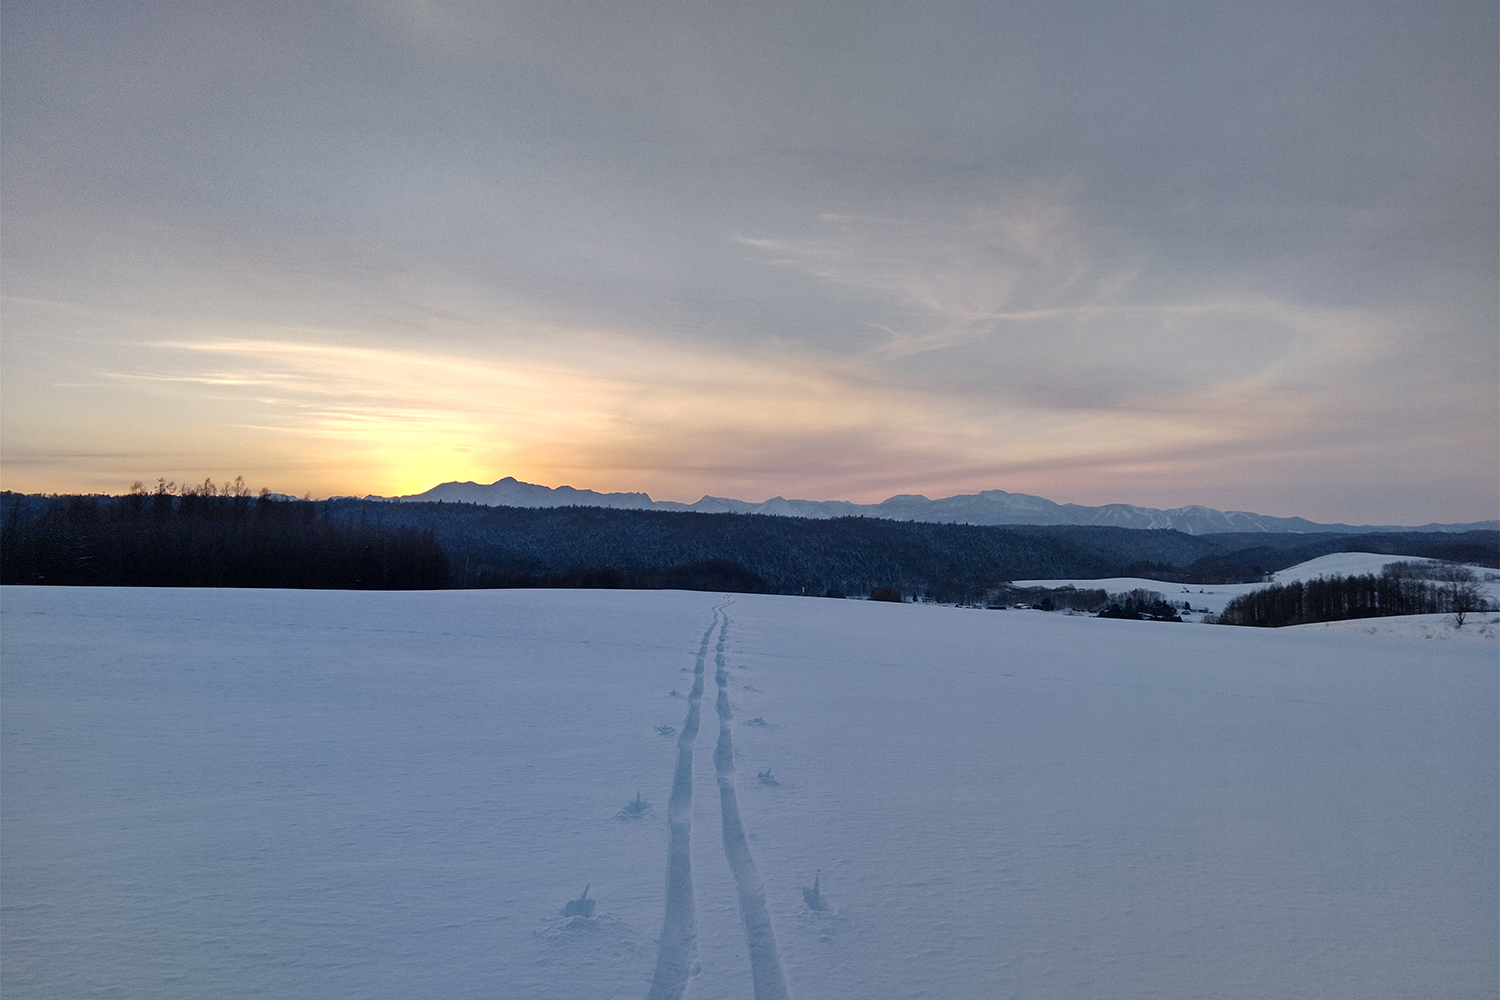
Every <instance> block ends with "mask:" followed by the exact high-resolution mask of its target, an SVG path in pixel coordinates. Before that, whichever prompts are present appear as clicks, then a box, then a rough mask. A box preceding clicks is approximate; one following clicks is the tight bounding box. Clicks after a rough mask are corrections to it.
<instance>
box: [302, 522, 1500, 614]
mask: <svg viewBox="0 0 1500 1000" xmlns="http://www.w3.org/2000/svg"><path fill="white" fill-rule="evenodd" d="M319 508H320V510H322V511H323V516H325V517H328V518H329V519H331V520H335V521H345V520H347V521H351V522H355V521H360V520H364V521H366V522H367V523H375V522H379V523H385V524H404V525H418V526H422V527H427V528H431V529H432V530H433V531H435V532H436V533H437V535H438V538H439V540H440V541H441V542H442V544H443V546H444V548H445V549H446V551H447V552H448V556H449V560H450V561H451V563H452V565H453V585H454V586H456V587H487V586H544V585H551V586H576V585H582V586H612V585H614V584H613V583H603V582H600V581H605V580H611V581H613V580H618V581H619V583H618V585H619V586H632V585H636V584H633V583H632V582H631V581H633V580H638V579H645V578H646V577H649V576H652V575H656V576H657V578H660V574H664V573H670V572H671V571H672V570H671V568H672V567H684V566H688V565H692V564H695V563H700V562H704V561H709V560H720V561H722V562H724V563H727V564H731V565H734V566H736V567H738V568H739V570H740V571H742V572H743V573H745V574H747V575H748V577H750V578H755V579H756V580H758V581H761V582H763V584H764V588H765V590H766V591H767V592H769V593H773V594H808V595H824V594H837V595H843V594H848V595H854V596H866V595H868V594H870V593H871V591H873V590H874V589H876V588H877V587H889V588H892V589H895V590H898V591H900V592H902V593H903V594H904V595H906V596H908V597H931V598H933V599H935V600H941V601H944V602H947V603H977V600H978V595H982V594H985V593H986V592H988V591H993V590H994V589H995V588H997V587H1000V586H1002V585H1004V584H1006V583H1008V582H1009V581H1013V580H1026V579H1090V578H1092V579H1099V578H1104V577H1145V578H1148V579H1154V580H1162V581H1164V582H1170V583H1183V584H1189V583H1224V582H1249V583H1255V582H1260V581H1263V580H1265V579H1266V576H1267V575H1268V574H1269V573H1272V572H1274V571H1276V570H1279V569H1285V568H1286V567H1288V566H1292V565H1295V564H1297V563H1299V562H1303V561H1305V560H1307V559H1311V558H1314V557H1316V556H1320V555H1326V554H1328V553H1330V552H1340V551H1362V552H1390V553H1394V554H1398V555H1410V556H1435V557H1449V558H1453V557H1462V558H1463V559H1464V560H1465V561H1468V562H1475V563H1481V564H1485V565H1500V533H1496V532H1493V531H1490V532H1485V531H1476V532H1467V533H1463V534H1455V535H1438V534H1434V533H1424V532H1411V533H1398V534H1390V535H1387V534H1375V535H1353V536H1351V535H1336V534H1327V535H1267V534H1233V535H1186V534H1182V533H1181V532H1176V531H1142V530H1132V529H1127V528H1110V527H1097V526H1078V525H1056V526H1051V525H1048V526H1035V525H1007V526H997V527H991V526H979V525H965V524H932V523H927V522H915V521H889V520H883V519H878V518H865V517H846V518H835V519H831V520H813V519H810V518H796V517H772V516H766V515H753V514H752V515H747V514H700V513H678V512H672V511H649V510H646V511H642V510H614V509H609V508H602V507H554V508H522V507H484V506H479V505H475V504H456V503H427V502H423V503H410V502H407V503H387V502H379V501H361V500H334V501H323V502H322V503H320V504H319ZM574 581H577V582H574ZM731 582H732V581H731ZM713 589H723V590H733V589H738V585H736V586H728V585H726V586H721V587H715V588H713ZM745 589H754V590H759V589H760V584H755V585H754V587H753V588H752V587H750V586H746V587H745ZM1091 599H1092V598H1091ZM1054 600H1055V599H1054ZM1079 610H1085V609H1084V608H1080V609H1079ZM1089 610H1092V609H1089Z"/></svg>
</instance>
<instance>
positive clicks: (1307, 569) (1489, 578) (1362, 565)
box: [1015, 552, 1500, 614]
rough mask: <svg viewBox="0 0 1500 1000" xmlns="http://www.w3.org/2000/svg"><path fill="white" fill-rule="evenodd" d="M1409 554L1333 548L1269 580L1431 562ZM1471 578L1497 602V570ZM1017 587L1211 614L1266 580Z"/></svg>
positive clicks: (1477, 571)
mask: <svg viewBox="0 0 1500 1000" xmlns="http://www.w3.org/2000/svg"><path fill="white" fill-rule="evenodd" d="M1433 561H1435V560H1431V559H1420V558H1416V557H1413V556H1392V555H1382V554H1380V553H1375V552H1335V553H1332V554H1331V555H1326V556H1319V557H1318V558H1316V559H1309V560H1308V561H1307V562H1304V563H1298V564H1297V565H1295V566H1290V567H1288V568H1286V569H1283V570H1279V571H1278V572H1276V573H1273V574H1271V581H1270V582H1271V583H1283V584H1284V583H1291V582H1292V581H1294V580H1314V579H1317V578H1318V577H1320V576H1323V577H1327V576H1360V575H1363V574H1366V573H1373V574H1376V575H1379V574H1380V573H1381V572H1383V571H1384V569H1385V567H1386V566H1388V565H1390V564H1391V563H1394V562H1433ZM1467 569H1468V570H1469V572H1471V573H1473V574H1474V578H1475V580H1476V581H1477V582H1478V583H1479V585H1480V587H1481V588H1482V589H1483V590H1484V593H1485V594H1486V596H1487V599H1488V600H1489V602H1490V604H1491V605H1494V606H1500V570H1496V569H1494V568H1493V567H1489V566H1468V567H1467ZM1015 582H1016V585H1017V586H1020V587H1066V586H1072V587H1079V588H1087V589H1095V590H1104V591H1106V592H1108V593H1111V594H1117V593H1125V592H1128V591H1131V590H1136V589H1138V588H1139V589H1142V590H1155V591H1159V592H1160V593H1162V594H1163V595H1165V596H1166V598H1167V599H1168V600H1169V601H1187V602H1188V603H1190V604H1191V605H1192V606H1193V608H1194V609H1195V610H1197V609H1202V608H1207V609H1208V610H1209V611H1211V612H1213V613H1214V614H1218V613H1219V612H1220V611H1223V610H1224V605H1226V604H1228V603H1229V602H1230V601H1231V600H1233V599H1234V598H1236V597H1238V596H1239V595H1241V594H1247V593H1249V592H1250V591H1252V590H1258V589H1260V588H1261V587H1265V586H1269V584H1266V583H1209V584H1199V583H1167V582H1165V581H1162V580H1151V579H1147V578H1146V577H1138V576H1116V577H1109V578H1107V579H1102V580H1084V579H1067V580H1017V581H1015Z"/></svg>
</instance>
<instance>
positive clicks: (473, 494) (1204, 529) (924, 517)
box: [365, 476, 1500, 535]
mask: <svg viewBox="0 0 1500 1000" xmlns="http://www.w3.org/2000/svg"><path fill="white" fill-rule="evenodd" d="M365 499H366V500H388V501H403V500H410V501H425V502H443V503H472V504H481V505H484V506H489V507H610V508H615V509H619V510H672V511H697V512H699V513H710V514H722V513H732V514H771V515H776V516H780V517H805V518H818V519H826V518H834V517H878V518H885V519H887V520H893V521H926V522H932V523H938V524H983V525H1000V524H1078V525H1105V526H1109V527H1116V528H1157V529H1168V530H1175V531H1181V532H1184V533H1185V534H1189V535H1212V534H1222V533H1227V532H1276V533H1284V532H1295V533H1309V532H1347V533H1350V534H1364V533H1368V532H1372V531H1475V530H1493V529H1500V521H1478V522H1473V523H1470V524H1425V525H1421V526H1410V525H1390V524H1386V525H1348V524H1319V523H1317V522H1315V521H1309V520H1307V519H1305V518H1301V517H1271V516H1268V515H1265V514H1252V513H1249V512H1247V511H1239V510H1230V511H1224V510H1215V509H1214V508H1212V507H1202V506H1197V505H1194V506H1189V507H1174V508H1172V509H1171V510H1158V509H1156V508H1154V507H1137V506H1135V505H1134V504H1124V503H1111V504H1104V505H1102V506H1099V507H1087V506H1083V505H1081V504H1075V503H1063V504H1060V503H1055V502H1053V501H1051V500H1048V499H1046V498H1044V497H1038V496H1031V495H1030V494H1026V493H1007V492H1006V491H1005V490H982V491H981V492H979V493H965V494H960V495H958V496H951V497H943V498H941V499H938V500H929V499H928V498H927V497H925V496H920V495H916V494H910V493H903V494H899V495H897V496H893V497H890V498H889V499H887V500H882V501H881V502H880V503H874V504H861V503H852V502H850V501H848V500H787V499H785V498H784V497H772V498H771V499H770V500H766V501H764V502H762V503H750V502H748V501H745V500H734V499H731V498H729V497H715V496H705V497H703V498H702V499H700V500H698V501H697V502H695V503H690V504H686V503H678V502H676V501H672V500H653V499H651V497H650V496H649V495H648V494H645V493H598V492H595V491H594V490H580V489H575V488H573V487H572V486H559V487H556V488H555V489H554V488H552V487H548V486H538V485H536V484H535V483H523V482H521V481H520V480H518V479H515V478H514V477H511V476H506V477H505V478H504V479H501V480H498V481H496V482H493V483H490V484H489V485H484V484H482V483H473V482H464V483H460V482H451V483H443V484H441V485H439V486H434V487H433V488H432V489H430V490H428V491H426V492H425V493H417V494H413V495H410V496H402V497H377V496H368V497H366V498H365Z"/></svg>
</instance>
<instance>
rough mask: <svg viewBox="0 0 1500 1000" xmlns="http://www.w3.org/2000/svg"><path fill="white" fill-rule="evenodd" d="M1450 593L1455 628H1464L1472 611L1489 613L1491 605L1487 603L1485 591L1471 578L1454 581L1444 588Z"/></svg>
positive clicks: (1449, 598)
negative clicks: (1465, 621)
mask: <svg viewBox="0 0 1500 1000" xmlns="http://www.w3.org/2000/svg"><path fill="white" fill-rule="evenodd" d="M1444 589H1445V590H1447V592H1448V600H1449V601H1450V602H1451V604H1452V607H1453V627H1454V628H1463V627H1464V620H1465V619H1466V618H1468V616H1469V613H1470V612H1471V611H1487V610H1489V605H1488V604H1487V603H1486V602H1485V599H1484V591H1482V590H1480V589H1479V584H1478V583H1476V582H1475V581H1474V579H1473V577H1472V576H1471V577H1470V578H1469V579H1467V580H1454V581H1453V582H1452V583H1450V584H1448V586H1447V587H1446V588H1444Z"/></svg>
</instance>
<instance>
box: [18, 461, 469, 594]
mask: <svg viewBox="0 0 1500 1000" xmlns="http://www.w3.org/2000/svg"><path fill="white" fill-rule="evenodd" d="M241 483H242V481H241ZM5 500H6V502H5V504H4V508H3V509H4V513H3V520H0V583H7V584H72V585H85V586H88V585H94V586H134V587H294V588H332V589H354V590H422V589H431V588H440V587H446V586H448V583H449V567H448V559H447V556H446V555H445V553H444V552H443V549H442V546H441V545H440V544H439V543H438V541H437V537H436V535H435V534H434V533H433V532H432V531H431V530H427V529H422V528H417V527H404V526H394V525H378V524H375V525H365V524H359V523H334V522H330V521H328V520H326V519H324V518H322V517H320V516H319V511H318V506H317V504H315V503H313V502H311V501H306V500H291V499H282V498H278V497H275V496H273V495H271V494H269V493H267V492H266V491H262V493H261V495H260V496H251V495H250V493H249V491H248V490H245V489H243V488H241V485H240V484H237V485H236V487H234V488H231V489H228V490H224V491H219V490H213V489H204V488H197V487H194V488H190V489H189V490H187V491H181V492H177V493H173V492H171V491H170V490H169V489H168V488H167V484H166V483H159V484H158V489H157V490H156V491H154V492H147V491H146V490H144V489H141V488H140V486H139V484H137V487H136V488H135V489H133V490H132V491H131V492H130V493H128V494H126V495H125V496H122V497H107V496H63V497H18V496H16V495H15V494H7V496H6V497H5Z"/></svg>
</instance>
